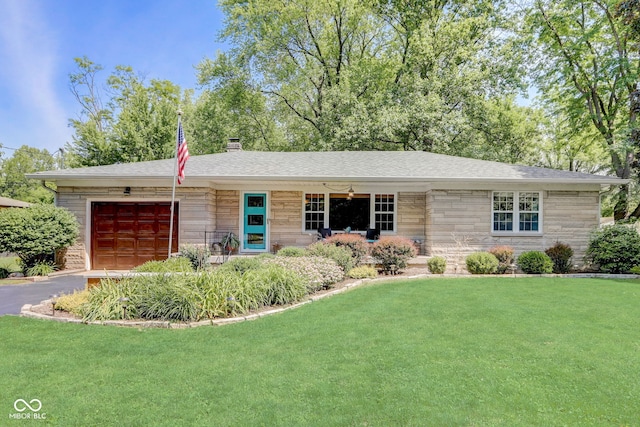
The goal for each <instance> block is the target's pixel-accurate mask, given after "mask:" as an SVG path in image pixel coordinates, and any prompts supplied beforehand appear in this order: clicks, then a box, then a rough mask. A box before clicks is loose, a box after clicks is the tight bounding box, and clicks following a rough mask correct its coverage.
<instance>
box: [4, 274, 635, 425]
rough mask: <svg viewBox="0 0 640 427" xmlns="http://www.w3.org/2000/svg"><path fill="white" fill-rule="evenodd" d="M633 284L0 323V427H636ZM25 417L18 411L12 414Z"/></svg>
mask: <svg viewBox="0 0 640 427" xmlns="http://www.w3.org/2000/svg"><path fill="white" fill-rule="evenodd" d="M639 318H640V282H638V281H616V280H600V279H561V278H517V279H514V278H464V279H463V278H456V279H441V278H438V279H428V280H413V281H398V282H388V283H378V284H372V285H369V286H364V287H361V288H358V289H355V290H352V291H349V292H346V293H343V294H341V295H337V296H334V297H331V298H328V299H323V300H320V301H317V302H314V303H312V304H307V305H305V306H303V307H300V308H298V309H295V310H290V311H286V312H284V313H281V314H277V315H273V316H269V317H265V318H261V319H259V320H256V321H251V322H243V323H237V324H231V325H226V326H222V327H201V328H194V329H186V330H160V329H144V330H139V329H127V328H117V327H104V326H87V325H76V324H61V323H55V322H48V321H39V320H33V319H25V318H17V317H10V316H5V317H1V318H0V354H2V357H1V358H0V372H2V380H3V381H2V388H3V391H2V393H1V396H2V399H1V401H0V408H2V410H0V419H4V421H3V422H1V423H0V424H2V425H4V424H8V425H13V424H16V425H17V424H19V423H20V421H18V420H16V419H11V418H10V416H11V414H14V413H15V412H16V411H15V409H14V402H15V401H16V400H17V399H24V400H25V401H27V402H29V401H30V400H31V399H38V400H40V401H41V402H42V409H41V410H40V413H41V414H46V421H45V423H50V424H51V425H64V426H75V425H167V426H169V425H170V426H173V425H176V424H180V425H216V426H255V425H265V426H272V425H283V426H292V425H318V426H343V425H361V426H365V425H368V426H389V425H465V426H467V425H474V426H495V425H502V426H533V425H536V426H549V425H594V426H602V425H611V426H620V425H636V424H637V422H638V419H640V409H639V406H638V402H640V381H638V372H640V328H638V319H639ZM27 412H28V411H27Z"/></svg>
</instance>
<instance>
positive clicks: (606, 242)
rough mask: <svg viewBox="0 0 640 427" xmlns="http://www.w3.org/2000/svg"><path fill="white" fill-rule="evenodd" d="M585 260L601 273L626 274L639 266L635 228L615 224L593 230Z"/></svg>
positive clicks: (639, 237) (639, 249) (639, 238)
mask: <svg viewBox="0 0 640 427" xmlns="http://www.w3.org/2000/svg"><path fill="white" fill-rule="evenodd" d="M586 258H587V260H589V261H590V262H591V263H592V264H594V265H595V266H596V267H598V269H599V270H600V271H602V272H603V273H627V272H630V271H631V269H632V268H633V267H634V266H636V265H640V235H639V234H638V231H637V230H636V229H635V228H632V227H630V226H626V225H622V224H615V225H610V226H607V227H604V228H601V229H597V230H594V231H593V232H592V233H591V236H590V238H589V244H588V246H587V251H586Z"/></svg>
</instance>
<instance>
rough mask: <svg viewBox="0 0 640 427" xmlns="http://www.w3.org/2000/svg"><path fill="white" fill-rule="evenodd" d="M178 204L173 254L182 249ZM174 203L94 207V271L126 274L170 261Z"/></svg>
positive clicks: (98, 203)
mask: <svg viewBox="0 0 640 427" xmlns="http://www.w3.org/2000/svg"><path fill="white" fill-rule="evenodd" d="M178 215H179V212H178V203H176V205H175V213H174V218H173V239H172V242H173V245H172V251H177V248H178ZM170 217H171V203H170V202H118V203H114V202H93V203H91V268H93V269H105V268H106V269H115V270H126V269H130V268H133V267H135V266H137V265H140V264H142V263H144V262H146V261H149V260H161V259H166V258H167V254H168V249H169V224H170Z"/></svg>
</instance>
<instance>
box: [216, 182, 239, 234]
mask: <svg viewBox="0 0 640 427" xmlns="http://www.w3.org/2000/svg"><path fill="white" fill-rule="evenodd" d="M215 200H216V203H215V205H216V209H215V219H216V223H215V226H214V227H212V230H220V231H233V232H234V233H236V234H237V233H239V232H240V223H239V221H240V192H239V191H237V190H217V191H216V197H215Z"/></svg>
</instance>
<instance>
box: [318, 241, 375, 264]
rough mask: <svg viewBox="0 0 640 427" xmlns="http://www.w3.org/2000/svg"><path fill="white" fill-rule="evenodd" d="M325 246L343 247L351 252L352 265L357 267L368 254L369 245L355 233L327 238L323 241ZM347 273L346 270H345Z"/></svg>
mask: <svg viewBox="0 0 640 427" xmlns="http://www.w3.org/2000/svg"><path fill="white" fill-rule="evenodd" d="M324 242H325V243H326V244H330V245H335V246H344V247H347V248H349V249H350V250H351V258H353V265H354V266H355V267H357V266H358V265H360V264H362V261H363V260H364V259H365V258H366V256H367V255H368V254H369V243H367V241H366V239H365V238H364V237H363V236H361V235H360V234H356V233H353V234H352V233H339V234H334V235H333V236H330V237H327V238H326V239H325V241H324ZM345 271H348V270H345Z"/></svg>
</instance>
